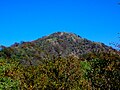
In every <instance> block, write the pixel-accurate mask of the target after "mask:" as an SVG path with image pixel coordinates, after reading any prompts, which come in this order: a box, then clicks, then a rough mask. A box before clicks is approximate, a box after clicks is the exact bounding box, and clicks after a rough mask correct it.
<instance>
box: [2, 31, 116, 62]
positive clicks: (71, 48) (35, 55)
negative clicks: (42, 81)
mask: <svg viewBox="0 0 120 90" xmlns="http://www.w3.org/2000/svg"><path fill="white" fill-rule="evenodd" d="M103 52H104V53H116V54H117V51H116V50H115V49H113V48H111V47H109V46H106V45H105V44H103V43H98V42H93V41H90V40H87V39H85V38H82V37H80V36H78V35H76V34H73V33H66V32H57V33H53V34H51V35H48V36H45V37H42V38H39V39H37V40H35V41H32V42H22V43H15V44H14V45H12V46H11V47H8V48H6V47H3V49H2V50H1V51H0V56H1V57H7V58H17V59H19V60H20V61H21V62H23V63H26V61H27V59H30V60H31V61H32V63H33V64H34V63H36V62H39V60H41V59H46V58H47V59H52V58H54V57H57V56H62V57H67V56H71V55H73V56H76V57H80V56H82V55H85V54H88V53H94V54H98V53H103Z"/></svg>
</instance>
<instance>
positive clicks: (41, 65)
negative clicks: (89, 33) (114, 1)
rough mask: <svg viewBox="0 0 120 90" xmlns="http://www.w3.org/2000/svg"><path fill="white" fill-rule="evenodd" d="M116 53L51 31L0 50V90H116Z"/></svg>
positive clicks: (119, 81) (119, 84) (119, 68)
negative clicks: (29, 40) (34, 39)
mask: <svg viewBox="0 0 120 90" xmlns="http://www.w3.org/2000/svg"><path fill="white" fill-rule="evenodd" d="M119 89H120V52H119V51H118V50H115V49H113V48H112V47H108V46H106V45H104V44H103V43H97V42H92V41H90V40H87V39H84V38H81V37H80V36H77V35H75V34H68V33H62V34H61V33H60V32H59V33H55V34H52V35H50V36H46V37H43V38H40V39H38V40H36V41H33V42H21V43H15V44H14V45H12V46H10V47H5V46H1V50H0V90H119Z"/></svg>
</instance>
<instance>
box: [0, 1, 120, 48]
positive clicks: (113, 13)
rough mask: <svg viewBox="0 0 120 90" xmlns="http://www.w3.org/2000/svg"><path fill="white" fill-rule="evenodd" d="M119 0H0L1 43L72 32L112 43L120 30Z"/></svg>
mask: <svg viewBox="0 0 120 90" xmlns="http://www.w3.org/2000/svg"><path fill="white" fill-rule="evenodd" d="M118 2H120V0H0V45H5V46H10V45H12V44H14V43H15V42H20V41H32V40H35V39H38V38H40V37H42V36H46V35H48V34H51V33H54V32H58V31H61V32H62V31H65V32H73V33H76V34H78V35H80V36H82V37H84V38H87V39H89V40H92V41H97V42H103V43H105V44H107V45H109V43H110V42H112V41H117V40H118V39H117V36H118V35H117V33H118V32H120V5H118Z"/></svg>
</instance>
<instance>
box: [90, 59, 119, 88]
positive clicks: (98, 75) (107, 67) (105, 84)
mask: <svg viewBox="0 0 120 90" xmlns="http://www.w3.org/2000/svg"><path fill="white" fill-rule="evenodd" d="M91 67H92V68H91V70H90V71H89V75H88V77H89V79H90V81H91V83H92V88H93V89H100V90H106V89H109V90H118V89H120V59H118V60H113V59H104V60H101V59H93V60H92V61H91Z"/></svg>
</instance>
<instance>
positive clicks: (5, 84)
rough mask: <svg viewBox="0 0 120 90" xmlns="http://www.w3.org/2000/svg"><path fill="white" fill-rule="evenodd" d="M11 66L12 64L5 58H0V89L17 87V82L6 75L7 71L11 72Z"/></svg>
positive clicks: (9, 89) (10, 89)
mask: <svg viewBox="0 0 120 90" xmlns="http://www.w3.org/2000/svg"><path fill="white" fill-rule="evenodd" d="M13 67H14V64H10V63H8V62H7V61H6V60H5V59H0V90H18V89H19V87H18V86H19V82H18V81H17V80H14V79H12V78H11V77H9V76H8V75H7V73H8V71H9V72H12V69H13ZM15 67H16V66H15ZM11 74H12V73H11Z"/></svg>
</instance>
